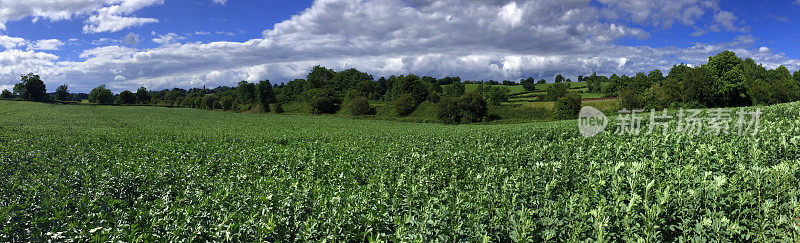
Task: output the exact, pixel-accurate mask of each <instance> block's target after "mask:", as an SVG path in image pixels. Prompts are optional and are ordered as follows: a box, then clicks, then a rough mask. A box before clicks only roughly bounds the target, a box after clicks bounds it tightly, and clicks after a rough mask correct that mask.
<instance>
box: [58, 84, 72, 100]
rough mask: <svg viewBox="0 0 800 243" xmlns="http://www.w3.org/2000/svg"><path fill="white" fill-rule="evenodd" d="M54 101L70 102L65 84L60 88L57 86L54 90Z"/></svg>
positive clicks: (67, 87)
mask: <svg viewBox="0 0 800 243" xmlns="http://www.w3.org/2000/svg"><path fill="white" fill-rule="evenodd" d="M55 100H60V101H69V100H70V97H69V86H67V85H66V84H62V85H61V86H58V88H57V89H56V93H55Z"/></svg>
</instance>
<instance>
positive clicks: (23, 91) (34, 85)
mask: <svg viewBox="0 0 800 243" xmlns="http://www.w3.org/2000/svg"><path fill="white" fill-rule="evenodd" d="M20 81H22V82H21V83H19V84H17V85H15V86H14V92H15V93H17V96H18V97H20V98H23V99H26V100H36V101H41V100H45V99H47V89H46V88H45V85H44V82H43V81H42V79H40V78H39V75H35V74H33V73H29V74H26V75H22V76H20Z"/></svg>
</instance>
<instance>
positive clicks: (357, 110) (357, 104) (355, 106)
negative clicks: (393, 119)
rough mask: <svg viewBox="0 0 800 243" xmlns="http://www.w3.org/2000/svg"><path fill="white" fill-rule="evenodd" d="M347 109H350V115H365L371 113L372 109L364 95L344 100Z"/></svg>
mask: <svg viewBox="0 0 800 243" xmlns="http://www.w3.org/2000/svg"><path fill="white" fill-rule="evenodd" d="M346 104H347V109H348V110H350V115H354V116H365V115H371V114H372V110H371V109H370V107H369V100H367V98H364V97H354V98H351V99H349V100H347V102H346Z"/></svg>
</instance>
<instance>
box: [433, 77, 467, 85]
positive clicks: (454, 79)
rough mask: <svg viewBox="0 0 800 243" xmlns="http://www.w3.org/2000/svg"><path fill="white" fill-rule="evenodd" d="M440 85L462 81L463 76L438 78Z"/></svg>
mask: <svg viewBox="0 0 800 243" xmlns="http://www.w3.org/2000/svg"><path fill="white" fill-rule="evenodd" d="M438 83H439V85H449V84H454V83H461V77H444V78H441V79H439V80H438Z"/></svg>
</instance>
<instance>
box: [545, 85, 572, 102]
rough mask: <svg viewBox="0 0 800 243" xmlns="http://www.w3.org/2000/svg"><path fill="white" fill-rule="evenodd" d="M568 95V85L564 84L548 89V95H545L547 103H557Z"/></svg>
mask: <svg viewBox="0 0 800 243" xmlns="http://www.w3.org/2000/svg"><path fill="white" fill-rule="evenodd" d="M566 95H567V85H566V84H563V83H555V84H553V85H550V86H549V87H547V94H545V95H544V100H546V101H556V100H558V99H559V98H561V97H564V96H566Z"/></svg>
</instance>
